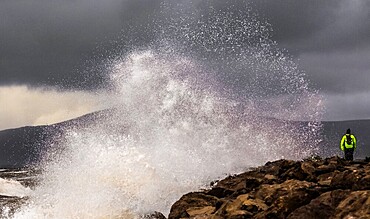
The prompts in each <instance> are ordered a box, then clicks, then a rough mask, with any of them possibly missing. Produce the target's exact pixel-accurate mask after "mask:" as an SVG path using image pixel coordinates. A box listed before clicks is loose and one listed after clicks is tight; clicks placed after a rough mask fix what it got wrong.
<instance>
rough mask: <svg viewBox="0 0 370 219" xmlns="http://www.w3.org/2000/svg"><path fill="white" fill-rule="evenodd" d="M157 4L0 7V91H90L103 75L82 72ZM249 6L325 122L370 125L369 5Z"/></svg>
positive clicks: (25, 0) (329, 1)
mask: <svg viewBox="0 0 370 219" xmlns="http://www.w3.org/2000/svg"><path fill="white" fill-rule="evenodd" d="M160 2H161V1H160V0H104V1H101V0H75V1H73V0H59V1H54V0H52V1H50V0H16V1H7V0H4V1H0V86H6V85H14V84H21V85H23V84H26V85H34V86H40V85H42V86H61V87H63V88H66V89H76V88H77V89H91V88H95V87H96V85H97V84H99V83H100V80H101V77H103V75H102V74H103V73H102V72H99V71H96V72H95V74H92V72H91V71H90V72H89V71H88V69H90V67H92V66H90V65H91V63H97V62H98V61H99V55H103V57H104V56H106V55H108V54H109V52H107V51H112V50H114V47H116V46H117V43H116V44H115V43H112V41H115V40H117V39H120V38H122V36H124V35H125V34H126V32H127V30H128V24H139V23H148V22H149V21H150V20H151V18H152V15H153V14H156V13H157V12H158V11H159V10H158V8H159V7H160ZM172 2H175V1H172ZM181 2H182V3H183V4H184V2H185V3H186V2H187V1H181ZM189 2H190V1H189ZM192 2H193V4H200V5H202V2H206V1H201V0H197V1H192ZM208 2H209V1H208ZM211 2H213V3H212V4H214V5H225V1H223V0H218V1H211ZM215 2H216V3H215ZM233 2H234V4H238V2H243V1H233ZM251 5H252V6H253V8H254V9H255V10H256V11H257V12H258V13H259V14H260V17H261V18H262V19H267V20H268V22H269V23H270V24H271V25H272V28H273V32H272V35H273V40H276V41H277V43H278V45H279V47H281V48H285V49H287V50H288V51H289V53H290V54H291V55H292V56H293V58H294V59H295V60H296V62H297V63H299V66H300V68H301V69H302V70H304V71H305V72H306V74H307V77H308V78H309V79H310V80H311V81H312V86H314V87H316V88H318V89H319V90H320V92H322V93H323V94H324V96H325V97H326V98H327V107H328V113H327V115H326V119H331V120H333V119H357V118H370V96H369V95H370V86H369V84H370V83H369V82H370V70H369V69H370V1H368V0H351V1H348V0H325V1H322V0H310V1H297V0H251ZM118 41H119V40H118ZM86 72H89V73H88V74H87V73H86ZM356 98H357V99H356ZM359 103H361V104H359Z"/></svg>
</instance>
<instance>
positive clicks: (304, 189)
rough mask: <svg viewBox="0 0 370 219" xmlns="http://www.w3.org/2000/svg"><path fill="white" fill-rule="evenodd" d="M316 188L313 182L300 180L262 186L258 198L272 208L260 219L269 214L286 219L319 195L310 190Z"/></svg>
mask: <svg viewBox="0 0 370 219" xmlns="http://www.w3.org/2000/svg"><path fill="white" fill-rule="evenodd" d="M314 186H315V184H314V183H312V182H305V181H298V180H287V181H285V182H284V183H282V184H276V185H262V186H261V189H260V190H259V191H258V192H257V194H256V198H259V199H261V200H263V201H264V202H265V203H266V204H267V205H271V206H270V208H269V209H268V210H267V211H266V212H265V214H263V215H261V214H260V216H259V218H263V217H265V216H267V214H274V215H276V216H277V217H279V218H284V217H286V216H287V215H288V214H289V213H291V212H292V211H294V210H295V209H297V208H299V207H301V206H302V205H305V204H308V203H309V202H310V201H311V199H312V198H314V197H316V196H318V195H319V194H318V192H313V191H312V190H311V189H310V188H312V187H314Z"/></svg>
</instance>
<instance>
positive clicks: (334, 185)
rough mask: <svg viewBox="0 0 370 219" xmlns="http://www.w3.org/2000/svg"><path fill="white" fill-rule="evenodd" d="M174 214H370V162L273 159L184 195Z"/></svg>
mask: <svg viewBox="0 0 370 219" xmlns="http://www.w3.org/2000/svg"><path fill="white" fill-rule="evenodd" d="M175 218H212V219H218V218H230V219H234V218H235V219H236V218H261V219H262V218H290V219H293V218H294V219H295V218H323V219H324V218H332V219H335V218H370V162H369V160H364V161H354V162H347V161H344V160H343V159H341V158H339V157H332V158H326V159H321V158H315V159H307V160H304V161H290V160H278V161H274V162H268V163H266V164H265V165H264V166H261V167H258V168H254V169H252V170H250V171H248V172H245V173H242V174H238V175H234V176H229V177H227V178H225V179H223V180H221V181H219V182H217V183H215V184H214V185H213V186H212V188H211V189H209V190H205V191H201V192H193V193H189V194H186V195H184V196H182V197H181V198H180V200H178V201H177V202H176V203H174V204H173V206H172V208H171V211H170V214H169V219H175Z"/></svg>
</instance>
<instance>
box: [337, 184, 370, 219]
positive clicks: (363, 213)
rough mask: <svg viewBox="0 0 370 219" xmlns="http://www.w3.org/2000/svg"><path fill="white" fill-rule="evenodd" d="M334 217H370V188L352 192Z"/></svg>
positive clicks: (340, 205)
mask: <svg viewBox="0 0 370 219" xmlns="http://www.w3.org/2000/svg"><path fill="white" fill-rule="evenodd" d="M332 218H333V219H336V218H338V219H339V218H364V219H365V218H370V190H365V191H355V192H351V193H350V194H349V195H348V197H347V198H346V199H344V200H343V201H342V202H340V204H339V205H338V207H337V209H336V211H335V213H334V216H333V217H332Z"/></svg>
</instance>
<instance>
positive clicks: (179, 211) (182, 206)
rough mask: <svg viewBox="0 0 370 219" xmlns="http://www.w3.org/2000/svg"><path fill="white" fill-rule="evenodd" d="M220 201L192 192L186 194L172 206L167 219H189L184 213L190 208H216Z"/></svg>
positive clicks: (186, 213)
mask: <svg viewBox="0 0 370 219" xmlns="http://www.w3.org/2000/svg"><path fill="white" fill-rule="evenodd" d="M219 202H220V200H219V199H218V198H216V197H214V196H210V195H206V194H204V193H201V192H193V193H189V194H186V195H184V196H182V197H181V198H180V200H178V201H177V202H175V204H173V205H172V207H171V210H170V215H169V216H168V218H169V219H171V218H186V217H189V214H188V212H187V211H186V210H187V209H189V208H192V207H198V208H201V207H207V206H215V207H216V206H218V205H220V204H218V203H219Z"/></svg>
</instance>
